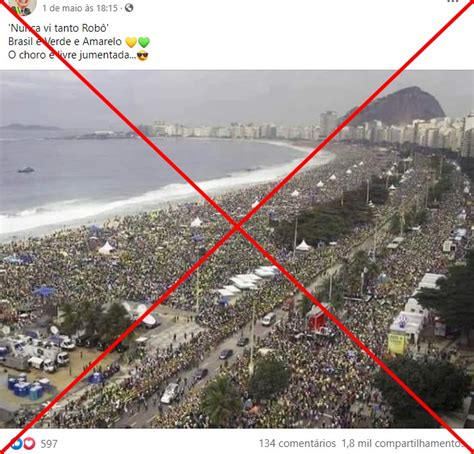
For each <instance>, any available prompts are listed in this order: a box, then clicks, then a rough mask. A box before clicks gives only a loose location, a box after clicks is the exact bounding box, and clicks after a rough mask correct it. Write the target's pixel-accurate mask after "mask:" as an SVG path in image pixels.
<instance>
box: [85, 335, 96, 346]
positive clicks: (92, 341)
mask: <svg viewBox="0 0 474 454" xmlns="http://www.w3.org/2000/svg"><path fill="white" fill-rule="evenodd" d="M99 340H100V339H99V338H98V337H97V336H91V337H88V338H87V339H86V340H85V341H84V347H86V348H94V347H96V346H97V344H98V342H99Z"/></svg>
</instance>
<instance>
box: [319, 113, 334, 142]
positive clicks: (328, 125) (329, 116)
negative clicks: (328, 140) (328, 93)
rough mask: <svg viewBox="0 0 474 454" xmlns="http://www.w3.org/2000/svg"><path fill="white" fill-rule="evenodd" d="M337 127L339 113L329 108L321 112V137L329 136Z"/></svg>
mask: <svg viewBox="0 0 474 454" xmlns="http://www.w3.org/2000/svg"><path fill="white" fill-rule="evenodd" d="M336 127H337V113H336V112H334V111H333V110H327V111H326V112H324V113H322V114H321V117H320V122H319V137H327V136H328V135H329V134H331V132H333V131H334V130H335V129H336Z"/></svg>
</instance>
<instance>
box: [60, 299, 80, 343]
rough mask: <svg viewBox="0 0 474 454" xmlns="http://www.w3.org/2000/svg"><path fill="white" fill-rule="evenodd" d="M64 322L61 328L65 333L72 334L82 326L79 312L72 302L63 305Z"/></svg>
mask: <svg viewBox="0 0 474 454" xmlns="http://www.w3.org/2000/svg"><path fill="white" fill-rule="evenodd" d="M61 309H62V317H61V318H62V323H61V329H62V331H63V332H64V333H65V334H69V335H72V334H74V333H75V332H76V331H77V330H79V328H80V326H81V319H80V316H79V312H78V311H77V310H75V308H74V306H73V305H72V304H71V303H65V304H63V306H62V308H61Z"/></svg>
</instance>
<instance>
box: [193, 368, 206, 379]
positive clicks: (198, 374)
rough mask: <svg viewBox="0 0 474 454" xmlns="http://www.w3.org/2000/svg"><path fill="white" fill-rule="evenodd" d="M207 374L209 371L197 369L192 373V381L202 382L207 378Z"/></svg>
mask: <svg viewBox="0 0 474 454" xmlns="http://www.w3.org/2000/svg"><path fill="white" fill-rule="evenodd" d="M208 373H209V369H197V370H196V372H194V381H199V380H202V379H203V378H205V377H207V374H208Z"/></svg>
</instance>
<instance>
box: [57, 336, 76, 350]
mask: <svg viewBox="0 0 474 454" xmlns="http://www.w3.org/2000/svg"><path fill="white" fill-rule="evenodd" d="M60 347H61V348H62V349H64V350H69V351H72V350H74V349H75V348H76V344H75V343H74V342H73V341H72V340H71V339H69V338H65V339H64V340H63V341H62V342H61V344H60Z"/></svg>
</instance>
